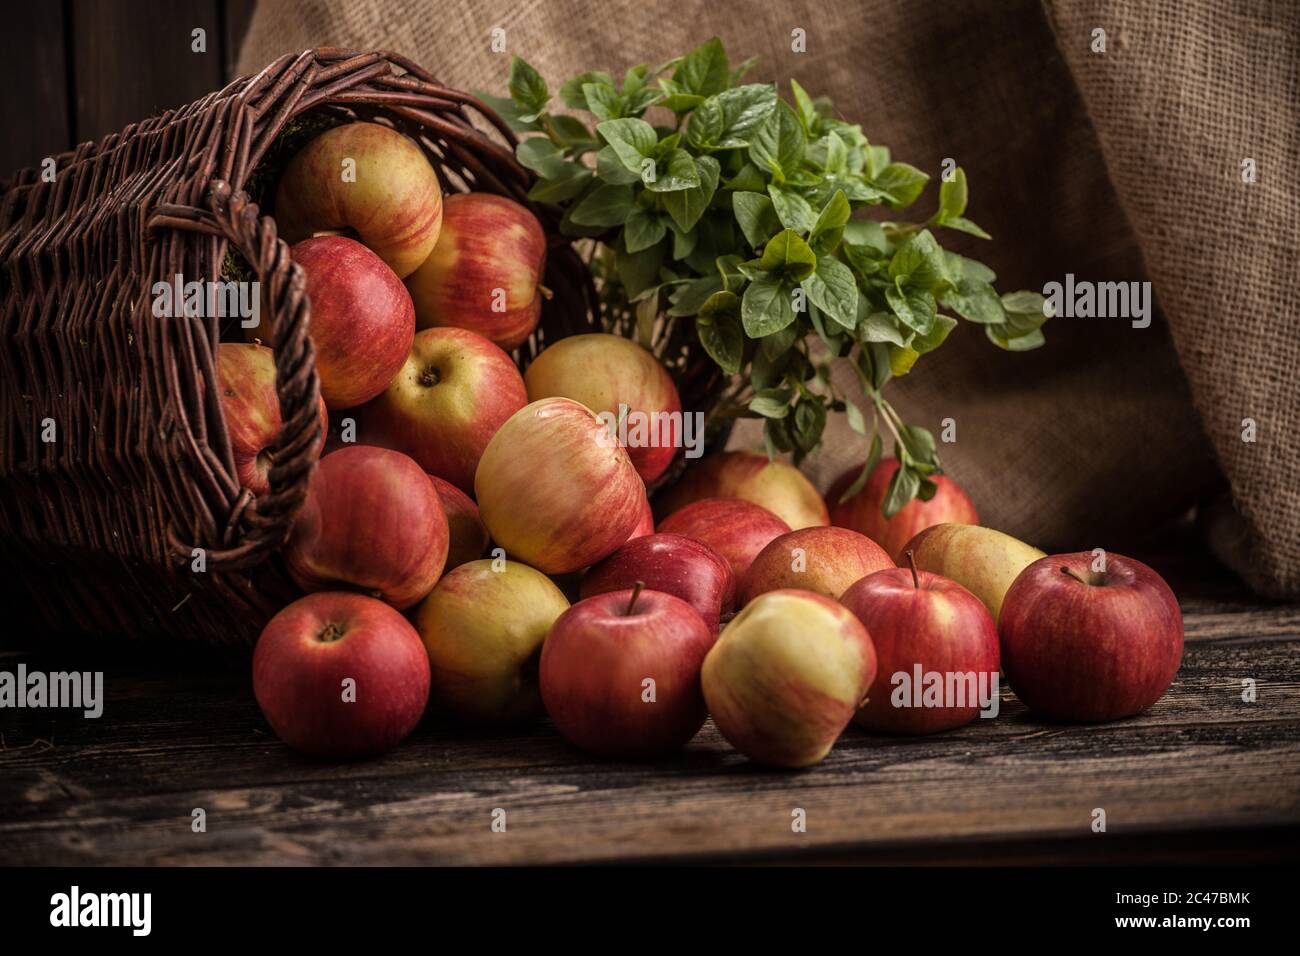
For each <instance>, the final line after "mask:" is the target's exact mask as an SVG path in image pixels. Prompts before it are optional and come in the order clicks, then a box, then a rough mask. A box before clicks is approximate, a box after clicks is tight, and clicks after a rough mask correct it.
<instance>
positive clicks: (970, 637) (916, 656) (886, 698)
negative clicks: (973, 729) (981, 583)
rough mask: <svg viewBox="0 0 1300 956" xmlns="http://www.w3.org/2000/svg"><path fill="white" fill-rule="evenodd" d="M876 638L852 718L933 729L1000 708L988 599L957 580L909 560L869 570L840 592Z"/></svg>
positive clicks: (872, 724)
mask: <svg viewBox="0 0 1300 956" xmlns="http://www.w3.org/2000/svg"><path fill="white" fill-rule="evenodd" d="M840 603H842V604H843V605H844V606H845V607H846V608H848V609H849V610H850V611H852V612H853V613H854V614H855V615H857V618H858V620H859V621H861V622H862V624H863V626H864V627H866V629H867V631H868V632H869V633H870V634H871V642H872V643H873V644H874V645H875V646H876V660H877V667H878V669H877V671H876V679H875V681H874V682H872V685H871V690H870V691H869V692H868V694H867V701H866V703H865V704H863V706H862V709H861V710H859V711H858V713H857V716H856V717H855V718H854V722H855V723H857V724H858V725H859V726H862V727H865V728H867V729H868V730H877V731H883V732H885V733H894V734H932V733H935V732H937V731H940V730H951V729H953V728H954V727H960V726H962V725H963V724H968V723H970V722H971V721H972V720H974V719H975V717H976V716H977V715H978V714H979V713H980V711H981V710H982V709H985V710H986V712H987V713H991V714H993V715H996V714H997V708H998V707H999V706H1000V697H999V685H998V631H997V627H996V626H995V625H994V623H993V618H992V616H991V615H990V614H989V612H988V608H986V607H985V606H984V603H983V602H982V601H981V600H980V599H979V598H977V597H976V596H975V595H973V594H971V593H970V592H969V591H967V590H966V589H965V588H964V587H962V586H961V585H960V584H958V583H957V582H956V581H950V580H948V579H947V578H944V577H940V576H939V575H937V574H931V573H930V572H928V571H917V570H916V568H915V566H914V565H913V566H912V567H909V568H890V569H888V570H885V571H877V572H876V573H875V574H872V575H869V576H868V577H865V578H863V579H862V580H861V581H859V582H858V583H857V584H855V585H853V586H852V587H851V588H849V589H848V590H847V591H845V592H844V596H843V597H842V598H840Z"/></svg>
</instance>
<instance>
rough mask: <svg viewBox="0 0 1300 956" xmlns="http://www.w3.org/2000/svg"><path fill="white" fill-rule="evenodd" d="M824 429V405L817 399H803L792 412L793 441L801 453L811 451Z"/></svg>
mask: <svg viewBox="0 0 1300 956" xmlns="http://www.w3.org/2000/svg"><path fill="white" fill-rule="evenodd" d="M825 429H826V405H825V403H823V402H822V401H820V400H819V399H815V398H805V399H803V400H802V401H801V402H799V404H798V405H796V406H795V410H794V441H795V444H796V445H798V446H799V447H800V448H801V449H802V450H803V451H812V450H813V449H814V448H816V447H817V444H818V442H820V441H821V439H822V432H823V431H825Z"/></svg>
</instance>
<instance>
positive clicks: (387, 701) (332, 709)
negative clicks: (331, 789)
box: [253, 591, 429, 757]
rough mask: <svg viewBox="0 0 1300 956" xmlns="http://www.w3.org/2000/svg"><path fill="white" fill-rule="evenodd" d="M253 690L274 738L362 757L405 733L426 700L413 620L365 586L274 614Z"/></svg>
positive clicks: (425, 667)
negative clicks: (372, 595) (369, 593)
mask: <svg viewBox="0 0 1300 956" xmlns="http://www.w3.org/2000/svg"><path fill="white" fill-rule="evenodd" d="M253 695H254V696H255V697H256V698H257V706H258V707H260V708H261V709H262V714H263V715H264V716H265V717H266V720H267V723H269V724H270V725H271V729H272V730H274V731H275V734H276V736H277V737H279V738H280V739H281V740H283V741H284V742H285V743H286V744H288V745H289V746H290V747H292V748H294V749H295V750H299V751H301V752H303V753H305V754H312V755H315V756H320V757H363V756H369V755H372V754H379V753H383V752H384V751H386V750H391V749H392V748H393V747H396V746H397V745H398V744H399V743H401V742H402V740H403V739H405V738H406V736H407V734H409V733H410V732H411V731H412V730H413V729H414V728H415V725H416V724H417V723H419V721H420V716H421V715H422V714H423V713H424V707H425V704H426V703H427V701H428V699H429V659H428V658H427V657H426V656H425V653H424V646H423V645H422V644H421V643H420V636H419V635H418V634H416V633H415V628H413V627H411V625H410V624H409V623H408V622H407V620H406V618H404V617H402V615H401V614H399V613H398V612H397V611H395V610H393V609H392V608H391V607H389V606H388V605H387V604H384V603H383V602H381V601H376V600H375V599H374V598H369V597H366V596H365V595H363V594H349V593H343V592H330V591H325V592H321V593H319V594H309V595H308V596H307V597H305V598H300V599H299V600H297V601H294V602H293V603H292V604H290V605H289V606H288V607H286V608H285V609H284V610H283V611H281V612H280V613H279V614H277V615H276V616H275V617H273V618H271V620H270V622H269V623H268V624H267V625H266V628H265V629H264V630H263V631H262V636H261V637H260V638H258V641H257V648H256V650H255V651H254V652H253Z"/></svg>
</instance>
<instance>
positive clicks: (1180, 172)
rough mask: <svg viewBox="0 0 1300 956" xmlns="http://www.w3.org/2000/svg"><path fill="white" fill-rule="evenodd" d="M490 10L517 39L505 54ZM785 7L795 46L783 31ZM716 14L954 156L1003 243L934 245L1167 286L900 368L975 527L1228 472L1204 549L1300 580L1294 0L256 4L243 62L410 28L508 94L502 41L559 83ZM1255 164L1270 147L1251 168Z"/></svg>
mask: <svg viewBox="0 0 1300 956" xmlns="http://www.w3.org/2000/svg"><path fill="white" fill-rule="evenodd" d="M665 10H669V11H671V14H667V13H665ZM494 28H501V29H504V30H505V31H506V38H507V52H506V53H505V54H500V53H494V52H492V50H491V48H490V37H491V31H492V30H493V29H494ZM796 28H799V29H802V30H804V31H805V32H806V38H807V45H806V52H804V53H796V52H793V51H792V49H791V31H792V30H794V29H796ZM1097 28H1101V29H1104V30H1105V32H1106V51H1105V52H1104V53H1099V52H1093V50H1092V45H1093V40H1094V35H1093V31H1094V29H1097ZM715 33H716V34H718V35H719V36H721V37H722V39H723V40H724V42H725V43H726V45H727V49H728V51H729V52H730V53H731V54H732V57H733V60H734V61H739V60H740V59H742V58H744V57H746V56H749V55H752V54H760V55H762V57H763V62H762V64H761V65H760V66H759V67H758V68H757V69H756V70H755V72H754V73H753V74H751V77H752V78H757V79H777V78H779V79H782V80H784V79H785V78H787V77H794V78H796V79H798V80H799V81H800V82H801V83H802V84H803V85H804V86H806V87H807V88H808V89H809V90H810V91H812V92H813V93H814V94H817V93H825V94H828V95H830V96H831V97H832V98H833V99H834V100H835V103H836V105H837V107H838V108H839V109H840V111H841V112H842V114H843V115H844V117H845V118H847V119H851V120H853V121H856V122H860V123H861V124H862V126H863V129H864V131H865V132H866V134H867V136H868V137H869V138H870V139H871V140H872V141H874V142H879V143H883V144H886V145H889V146H890V147H891V148H892V149H893V150H894V153H895V155H896V156H897V157H898V158H900V159H904V160H906V161H908V162H911V163H913V164H915V165H917V166H919V167H921V168H923V169H926V170H931V171H937V170H938V169H939V167H940V164H941V162H942V160H943V159H944V158H945V157H954V158H955V159H956V160H957V161H958V162H959V163H960V164H961V165H962V166H963V167H964V168H965V169H966V171H967V173H968V176H969V178H970V182H971V195H972V202H971V206H970V209H969V211H968V215H969V216H970V217H971V218H973V219H974V220H975V221H977V222H979V223H980V224H981V225H983V226H984V227H985V228H986V229H987V230H988V231H989V232H991V233H992V234H993V235H994V237H995V242H994V243H993V244H992V245H989V244H984V243H980V242H979V241H978V240H974V239H971V240H965V238H964V237H957V239H959V240H961V241H954V239H952V238H950V237H949V236H945V238H944V241H945V244H948V245H949V246H950V247H951V248H954V249H957V250H958V251H962V252H966V253H968V254H970V255H974V256H976V257H977V258H980V259H981V260H982V261H985V262H987V263H988V264H989V265H991V266H992V267H993V268H995V269H996V270H997V272H998V274H999V283H998V284H999V288H1001V289H1003V290H1004V291H1009V290H1012V289H1017V288H1031V289H1041V288H1042V286H1043V284H1044V283H1045V282H1049V281H1053V280H1055V281H1061V280H1063V279H1064V277H1065V274H1066V273H1067V272H1069V273H1073V274H1074V275H1075V277H1076V279H1079V280H1085V279H1089V280H1095V281H1113V280H1145V279H1148V278H1149V279H1150V281H1151V282H1152V283H1153V285H1154V289H1155V295H1156V299H1157V302H1158V305H1159V307H1160V310H1159V311H1158V314H1157V317H1156V319H1155V321H1154V322H1153V323H1152V324H1151V326H1150V328H1147V329H1134V328H1132V327H1131V326H1130V324H1129V322H1127V321H1125V320H1123V319H1070V318H1058V319H1056V320H1054V321H1052V322H1050V323H1049V324H1048V326H1047V328H1046V333H1047V339H1048V344H1047V345H1046V346H1045V347H1044V348H1042V349H1040V350H1038V351H1036V352H1032V353H1025V354H1019V355H1009V354H1006V353H1003V352H1001V351H1000V350H998V349H996V348H994V347H993V346H992V345H991V344H989V343H988V342H987V340H986V339H985V338H984V336H983V334H982V332H981V330H979V329H978V328H974V327H971V326H969V325H967V324H965V323H963V324H962V326H961V327H959V329H958V330H957V331H956V332H954V334H953V336H952V338H951V339H950V340H949V342H948V343H947V344H946V345H945V346H944V348H942V349H941V350H939V351H938V352H936V353H934V354H933V355H930V356H927V357H925V358H924V359H923V360H922V361H921V362H920V363H918V365H917V368H916V370H915V372H914V373H913V374H911V375H909V376H907V377H906V378H903V379H900V380H898V381H897V382H895V383H893V384H891V385H890V390H891V398H892V400H893V401H894V402H895V404H896V405H897V407H898V408H899V410H900V412H901V413H902V414H903V416H904V418H905V420H908V421H911V422H915V423H917V424H922V425H925V426H927V427H929V428H931V429H932V430H934V431H935V432H936V434H937V433H938V431H939V428H940V425H939V423H940V421H941V420H942V419H944V418H947V417H951V418H953V419H955V420H956V422H957V441H956V442H955V443H954V444H952V445H946V446H941V452H942V454H943V457H944V462H945V465H946V466H947V470H948V471H949V473H950V474H951V475H953V476H954V477H955V478H956V479H957V480H958V481H959V482H960V483H961V484H962V485H963V486H964V487H965V488H966V489H967V490H968V491H969V492H970V494H971V496H972V498H973V499H974V500H975V502H976V504H977V506H978V507H979V509H980V512H981V516H982V518H983V520H984V523H986V524H989V525H991V526H993V527H997V528H1001V529H1003V530H1005V531H1007V532H1009V533H1011V534H1014V535H1016V536H1018V537H1022V538H1024V539H1026V540H1028V541H1031V542H1034V543H1035V544H1038V545H1039V546H1041V547H1044V548H1048V549H1070V550H1077V549H1082V548H1092V547H1117V545H1118V544H1119V543H1121V542H1123V541H1126V540H1131V537H1132V535H1133V534H1134V533H1135V532H1139V531H1141V530H1142V529H1144V528H1150V527H1153V526H1155V525H1157V524H1159V523H1160V522H1162V521H1164V520H1167V519H1168V518H1170V517H1171V516H1173V515H1176V514H1178V513H1180V512H1184V511H1186V510H1187V509H1188V508H1190V507H1193V506H1196V505H1210V504H1211V503H1212V502H1213V501H1214V499H1215V498H1216V496H1218V495H1219V494H1221V493H1222V492H1223V491H1224V490H1225V489H1228V490H1230V495H1231V497H1230V499H1223V500H1224V501H1226V502H1227V504H1226V505H1224V504H1220V505H1218V506H1216V507H1211V508H1208V509H1206V510H1207V512H1208V513H1211V514H1212V515H1213V516H1214V517H1213V519H1212V520H1211V521H1210V522H1208V530H1209V532H1210V538H1211V544H1212V545H1213V546H1214V547H1215V549H1216V551H1217V552H1218V553H1219V554H1220V556H1221V557H1223V558H1224V560H1226V561H1227V562H1228V563H1229V564H1230V565H1231V566H1233V567H1234V568H1235V569H1236V570H1237V571H1238V572H1239V573H1241V574H1242V576H1243V577H1244V578H1245V579H1246V580H1247V582H1248V583H1249V584H1251V585H1252V586H1253V587H1254V588H1255V589H1256V590H1258V591H1260V592H1261V593H1264V594H1270V595H1286V594H1290V595H1295V594H1297V593H1300V482H1298V481H1297V479H1296V475H1297V473H1300V442H1298V441H1297V439H1296V429H1297V428H1300V420H1298V419H1300V398H1298V397H1297V379H1298V378H1300V318H1298V316H1297V308H1296V305H1295V299H1294V290H1295V289H1296V288H1297V286H1298V285H1300V281H1298V280H1300V274H1298V273H1300V236H1298V235H1297V228H1298V227H1297V217H1296V210H1297V203H1296V199H1295V193H1294V189H1295V183H1297V182H1300V168H1297V167H1298V166H1300V50H1298V47H1300V6H1298V5H1297V4H1295V3H1293V2H1290V0H1284V2H1276V0H1275V2H1269V0H1259V2H1248V0H1222V2H1214V0H1188V2H1180V0H1151V2H1142V3H1137V2H1128V3H1121V2H1105V0H1046V2H1045V4H1044V3H1039V2H1038V0H975V2H933V3H925V4H916V3H911V2H906V0H859V2H848V0H821V2H809V0H787V2H784V3H781V4H775V3H765V2H759V0H754V2H743V3H741V2H730V0H729V2H725V3H719V2H707V0H689V2H679V3H675V4H672V5H671V6H670V7H668V8H665V7H664V6H663V5H661V4H649V3H642V2H634V0H600V2H594V0H588V2H583V0H545V2H543V0H531V2H522V3H521V2H517V0H476V2H473V0H437V2H414V0H351V2H349V3H346V4H342V3H334V2H325V0H308V2H303V0H293V2H285V0H262V3H261V4H260V5H259V7H258V9H257V11H256V14H255V15H254V18H253V22H252V26H251V28H250V31H249V34H248V39H247V40H246V42H245V45H244V48H243V51H242V55H241V59H240V64H241V69H242V70H244V71H252V70H256V69H258V68H260V67H261V66H262V65H264V64H265V63H268V62H270V61H271V60H272V59H274V58H275V57H276V56H278V55H280V54H281V53H284V52H286V51H290V50H297V49H301V48H304V47H308V46H323V45H338V46H349V47H355V48H360V49H394V50H399V51H401V52H403V53H406V54H407V55H409V56H412V57H413V58H415V59H416V60H418V61H419V62H421V63H423V64H425V65H426V66H427V67H428V68H429V69H431V70H432V71H433V72H434V73H435V74H436V75H438V76H439V77H440V79H442V80H443V81H444V82H447V83H450V84H453V85H456V86H459V87H462V88H466V89H486V90H489V91H492V92H501V91H502V90H503V89H504V86H505V79H506V73H507V69H508V60H509V54H510V53H518V54H520V55H522V56H524V57H525V58H526V59H528V60H529V61H530V62H532V63H533V64H534V65H535V66H536V67H538V69H539V70H541V71H542V72H543V74H545V75H546V76H547V77H548V78H549V79H551V80H552V85H553V88H557V87H558V83H559V82H560V81H562V80H563V79H566V78H568V77H569V76H570V75H572V74H574V73H576V72H579V71H581V70H584V69H606V70H609V71H611V72H616V73H621V71H622V70H623V69H624V68H625V67H627V66H630V65H633V64H635V63H639V62H645V61H658V60H662V59H666V58H667V57H669V56H672V55H675V54H677V53H680V52H684V51H685V50H687V49H689V48H690V47H691V46H693V45H695V44H696V43H699V42H701V41H702V40H704V39H707V38H708V37H709V36H710V35H712V34H715ZM1243 159H1254V160H1255V161H1256V165H1257V169H1258V179H1257V181H1256V182H1255V183H1253V184H1246V183H1243V182H1242V179H1241V163H1242V160H1243ZM932 192H933V187H932ZM933 202H934V199H933V196H932V195H927V197H925V198H923V199H922V201H921V204H920V206H918V208H923V209H925V210H926V211H927V212H928V210H929V208H930V206H929V205H927V203H928V204H932V203H933ZM1161 313H1162V314H1161ZM844 384H845V385H846V387H851V385H852V383H851V382H849V381H847V379H846V381H845V383H844ZM1244 418H1253V419H1254V420H1255V421H1256V423H1257V441H1255V442H1254V443H1246V442H1243V441H1242V428H1243V426H1242V420H1243V419H1244ZM747 440H752V435H748V436H747V435H746V433H744V432H743V431H742V432H741V433H740V434H738V436H737V438H736V439H735V442H739V443H742V444H743V443H745V442H746V441H747ZM735 442H733V444H734V443H735ZM864 453H865V448H864V445H863V441H862V439H861V438H860V437H859V436H857V435H855V434H854V433H853V432H851V431H849V430H848V428H847V427H846V426H844V425H843V423H842V422H841V423H836V424H833V425H832V426H831V427H830V428H828V432H827V440H826V445H825V448H824V450H823V451H822V452H821V453H820V454H819V455H818V456H817V457H816V458H815V459H814V460H813V461H811V462H810V463H809V465H808V468H807V470H808V472H809V473H810V475H812V476H813V478H814V479H815V480H816V481H818V483H819V485H820V486H821V487H823V488H824V487H825V486H826V485H827V484H828V483H829V482H830V480H831V479H832V478H833V477H834V476H835V474H837V473H838V472H839V471H840V470H842V469H844V468H845V467H848V466H850V465H851V464H853V463H854V462H860V461H861V459H862V457H863V455H864ZM1225 478H1226V483H1225Z"/></svg>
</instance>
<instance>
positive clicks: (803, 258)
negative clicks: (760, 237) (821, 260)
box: [758, 229, 817, 282]
mask: <svg viewBox="0 0 1300 956" xmlns="http://www.w3.org/2000/svg"><path fill="white" fill-rule="evenodd" d="M758 267H759V268H760V269H762V270H763V271H764V272H767V273H769V274H775V275H777V276H780V277H781V278H784V279H788V280H789V281H790V282H802V281H803V280H804V279H806V278H807V277H808V275H809V274H810V273H812V271H813V270H814V269H816V268H817V257H816V256H815V255H814V254H813V251H812V249H811V248H809V246H808V243H806V242H804V241H803V239H801V238H800V237H799V234H798V233H796V232H795V231H794V230H793V229H784V230H782V231H781V232H779V233H777V234H776V236H774V237H773V238H772V239H771V240H770V241H769V242H768V244H767V245H766V246H764V247H763V255H762V257H761V258H760V259H759V260H758Z"/></svg>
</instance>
